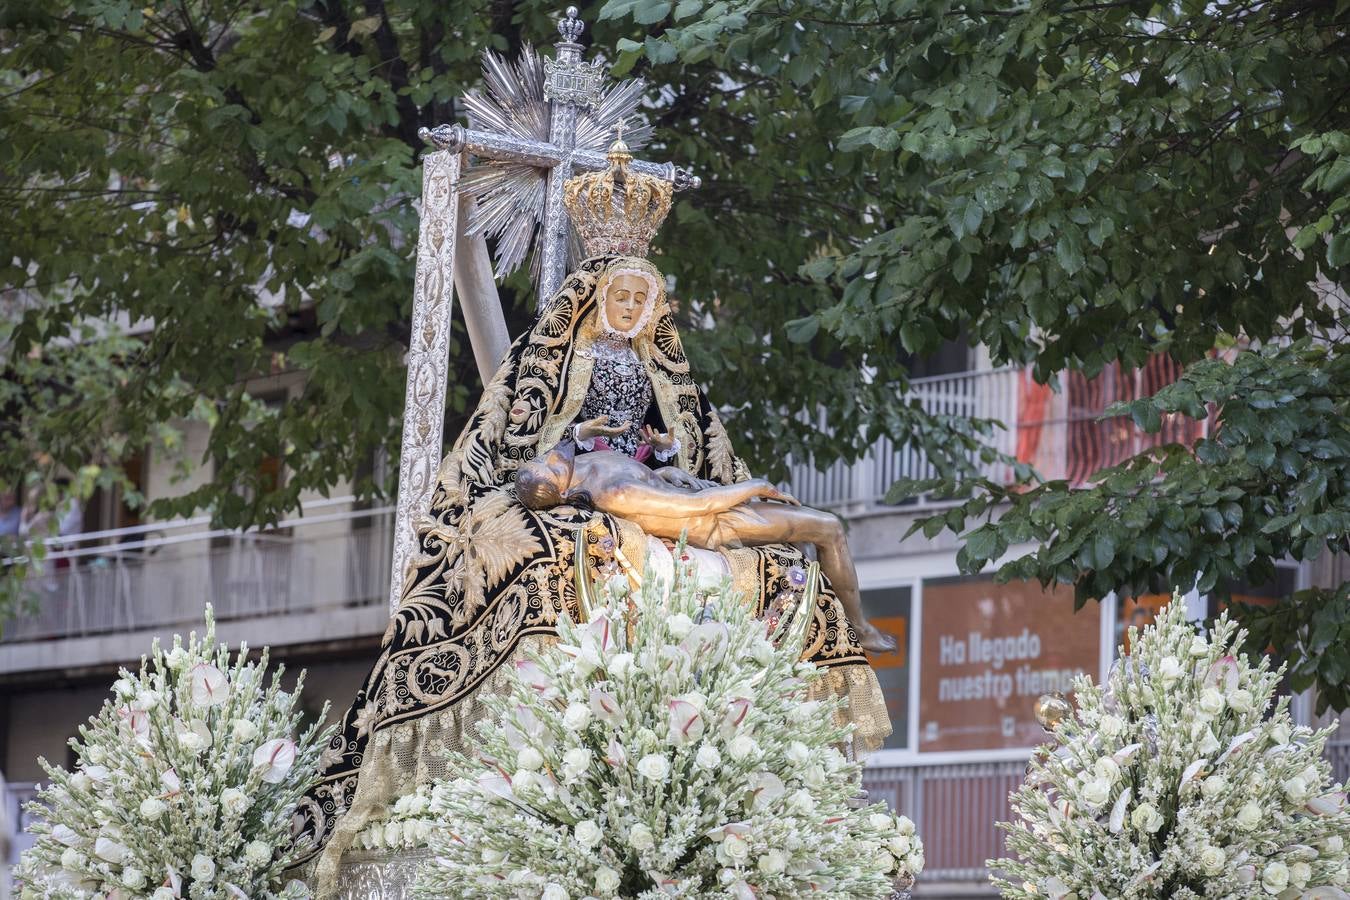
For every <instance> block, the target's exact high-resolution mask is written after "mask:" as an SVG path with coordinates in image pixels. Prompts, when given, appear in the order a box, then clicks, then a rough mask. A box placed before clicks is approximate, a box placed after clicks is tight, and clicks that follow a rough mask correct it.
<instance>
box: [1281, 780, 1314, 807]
mask: <svg viewBox="0 0 1350 900" xmlns="http://www.w3.org/2000/svg"><path fill="white" fill-rule="evenodd" d="M1280 787H1282V788H1283V789H1284V795H1285V796H1286V797H1288V798H1289V800H1290V801H1291V802H1293V803H1302V802H1303V801H1304V800H1307V799H1308V795H1309V794H1310V793H1311V791H1310V790H1309V789H1308V782H1306V781H1304V780H1303V776H1302V775H1295V776H1294V777H1293V778H1290V779H1288V780H1287V781H1285V782H1284V783H1283V784H1282V785H1280Z"/></svg>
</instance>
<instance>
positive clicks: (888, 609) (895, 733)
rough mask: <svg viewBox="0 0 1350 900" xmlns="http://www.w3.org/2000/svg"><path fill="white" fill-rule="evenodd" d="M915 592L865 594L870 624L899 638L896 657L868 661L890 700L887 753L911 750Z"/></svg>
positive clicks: (898, 589)
mask: <svg viewBox="0 0 1350 900" xmlns="http://www.w3.org/2000/svg"><path fill="white" fill-rule="evenodd" d="M911 594H912V592H911V590H910V588H909V586H908V585H906V586H904V587H889V588H879V589H877V590H871V591H863V592H862V602H863V611H864V612H865V613H866V614H867V618H868V620H869V621H870V622H871V623H872V624H873V625H875V626H877V627H878V628H880V629H881V630H882V631H886V632H889V633H891V634H893V635H895V640H896V648H895V652H893V653H882V654H877V655H874V656H871V657H869V658H868V661H869V662H871V664H872V671H874V672H876V674H877V681H879V682H881V692H882V694H883V695H884V696H885V698H886V711H887V712H888V713H889V714H890V717H891V736H890V737H888V738H887V739H886V743H885V744H883V745H882V746H883V748H884V749H886V750H894V749H902V748H904V747H907V746H909V679H910V671H909V635H910V625H909V623H910V614H911V608H912V602H913V601H912V597H911Z"/></svg>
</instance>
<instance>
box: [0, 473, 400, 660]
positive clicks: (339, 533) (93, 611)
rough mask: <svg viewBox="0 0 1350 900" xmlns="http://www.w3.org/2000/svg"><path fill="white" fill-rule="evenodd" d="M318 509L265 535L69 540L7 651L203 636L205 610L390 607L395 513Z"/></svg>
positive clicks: (183, 527) (41, 574) (45, 571)
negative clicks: (65, 642)
mask: <svg viewBox="0 0 1350 900" xmlns="http://www.w3.org/2000/svg"><path fill="white" fill-rule="evenodd" d="M344 505H345V506H346V507H347V508H340V507H342V506H344ZM316 506H318V507H319V509H320V510H322V512H320V513H319V514H316V515H310V516H306V517H304V518H298V519H292V520H288V521H285V522H282V523H280V525H279V526H277V527H275V528H271V529H268V530H265V531H246V532H234V531H212V530H209V529H207V528H204V527H201V526H200V525H198V526H197V528H196V529H195V530H193V529H192V528H191V527H188V526H191V525H192V522H186V523H185V522H175V523H165V524H163V525H149V526H141V527H138V528H135V529H123V530H121V531H118V532H104V533H100V534H97V535H79V536H77V537H75V538H73V539H68V542H67V543H68V545H69V544H73V545H74V546H67V547H66V548H64V549H60V550H57V551H56V552H53V553H52V554H51V555H49V556H48V558H47V559H45V560H44V561H43V562H42V564H41V569H40V571H36V572H34V573H32V574H31V575H30V576H29V578H28V579H27V582H26V585H25V588H26V590H25V593H26V595H27V596H26V598H25V600H26V602H25V605H24V609H23V611H22V612H21V613H20V614H19V615H18V616H17V617H16V618H15V619H14V620H13V621H11V622H8V623H7V624H6V626H5V629H4V634H3V638H2V639H3V641H5V642H8V643H14V642H21V641H37V640H48V639H53V638H69V637H82V636H87V635H96V634H107V633H114V632H129V631H139V630H143V629H153V628H163V627H168V626H177V625H188V624H195V623H196V622H198V621H200V618H201V611H202V607H203V606H204V605H205V604H206V603H210V604H212V605H213V607H214V609H215V616H216V618H217V619H218V620H221V621H226V620H230V619H242V618H249V617H256V616H265V615H276V614H285V613H299V612H311V611H315V610H321V609H338V608H343V607H352V606H364V605H369V604H372V603H383V602H384V597H385V595H386V592H387V591H388V581H387V579H388V577H389V565H390V552H391V547H392V544H393V538H392V527H393V512H392V509H391V508H389V507H382V508H379V509H366V510H361V509H351V508H350V500H349V499H348V500H339V501H326V502H325V503H322V504H316ZM192 521H193V522H197V521H199V520H192ZM175 532H181V533H175Z"/></svg>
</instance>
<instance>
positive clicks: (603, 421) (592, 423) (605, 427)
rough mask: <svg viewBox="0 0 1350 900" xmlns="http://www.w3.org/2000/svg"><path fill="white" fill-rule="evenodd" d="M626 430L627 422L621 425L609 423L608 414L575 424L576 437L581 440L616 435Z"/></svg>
mask: <svg viewBox="0 0 1350 900" xmlns="http://www.w3.org/2000/svg"><path fill="white" fill-rule="evenodd" d="M627 430H628V423H627V422H624V423H623V424H622V425H610V424H609V416H596V417H595V418H594V419H590V420H588V421H586V422H582V423H581V424H580V425H578V426H577V438H578V439H580V440H583V441H589V440H593V439H594V438H598V437H607V438H611V437H618V436H619V435H621V434H623V433H624V432H625V431H627Z"/></svg>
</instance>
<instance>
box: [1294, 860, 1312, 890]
mask: <svg viewBox="0 0 1350 900" xmlns="http://www.w3.org/2000/svg"><path fill="white" fill-rule="evenodd" d="M1311 878H1312V866H1310V865H1308V864H1307V863H1305V862H1296V863H1294V864H1293V865H1292V866H1290V867H1289V881H1290V883H1291V884H1293V886H1294V887H1296V888H1298V889H1299V890H1303V888H1305V887H1307V886H1308V880H1309V879H1311Z"/></svg>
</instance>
